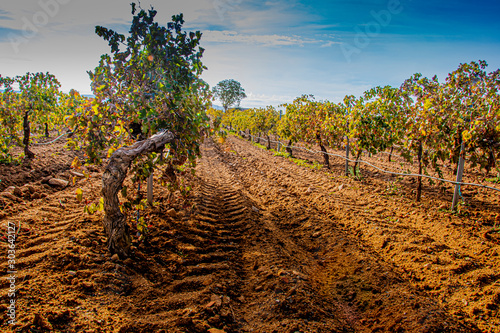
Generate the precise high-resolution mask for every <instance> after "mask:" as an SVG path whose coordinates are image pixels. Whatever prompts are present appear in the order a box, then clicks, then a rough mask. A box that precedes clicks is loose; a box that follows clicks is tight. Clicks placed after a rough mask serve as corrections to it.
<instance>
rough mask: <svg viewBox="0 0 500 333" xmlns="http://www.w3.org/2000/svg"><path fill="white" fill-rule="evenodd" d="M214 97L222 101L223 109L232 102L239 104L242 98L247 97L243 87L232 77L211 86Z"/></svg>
mask: <svg viewBox="0 0 500 333" xmlns="http://www.w3.org/2000/svg"><path fill="white" fill-rule="evenodd" d="M212 91H213V93H214V97H215V98H218V99H219V100H220V101H221V102H222V107H223V108H224V111H227V109H228V108H229V107H230V106H231V105H234V104H237V106H240V102H241V100H242V99H243V98H245V97H247V95H246V94H245V89H243V87H242V86H241V84H240V83H239V82H238V81H236V80H233V79H227V80H222V81H220V82H219V83H217V85H216V86H215V87H214V88H213V90H212Z"/></svg>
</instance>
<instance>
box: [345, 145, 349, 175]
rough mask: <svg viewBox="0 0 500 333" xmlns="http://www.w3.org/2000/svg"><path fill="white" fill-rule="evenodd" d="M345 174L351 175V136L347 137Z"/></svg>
mask: <svg viewBox="0 0 500 333" xmlns="http://www.w3.org/2000/svg"><path fill="white" fill-rule="evenodd" d="M345 158H346V160H345V175H346V176H349V137H347V144H346V146H345Z"/></svg>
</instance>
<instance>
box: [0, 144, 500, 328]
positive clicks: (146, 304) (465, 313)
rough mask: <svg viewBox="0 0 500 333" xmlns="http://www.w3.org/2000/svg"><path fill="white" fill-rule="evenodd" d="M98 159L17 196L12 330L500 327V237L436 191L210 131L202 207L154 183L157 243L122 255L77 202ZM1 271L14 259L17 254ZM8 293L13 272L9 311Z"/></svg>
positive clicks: (11, 218)
mask: <svg viewBox="0 0 500 333" xmlns="http://www.w3.org/2000/svg"><path fill="white" fill-rule="evenodd" d="M59 148H61V150H59V153H60V154H64V153H63V150H62V147H59ZM55 150H57V149H55V148H53V149H52V150H51V154H54V151H55ZM40 155H43V154H42V152H40ZM61 160H62V161H63V162H64V163H66V164H67V163H69V162H68V161H71V158H67V159H61ZM63 162H61V163H63ZM66 164H64V165H66ZM64 165H60V166H58V167H57V168H56V169H57V170H66V169H67V167H65V166H64ZM51 167H52V168H53V166H51ZM100 171H101V170H94V173H93V174H92V175H93V177H91V178H90V179H89V180H86V181H83V180H79V181H77V183H76V184H74V185H70V186H68V187H67V188H65V189H61V190H58V191H55V190H53V189H49V188H46V190H44V187H43V186H41V185H40V180H37V179H31V178H26V179H27V180H26V181H27V182H28V184H32V185H33V186H35V187H36V188H37V191H38V190H40V191H42V190H44V191H45V192H44V193H45V194H44V195H43V196H40V197H37V198H33V197H31V198H25V199H16V202H12V203H10V204H9V203H8V202H7V201H5V205H4V207H5V209H4V212H3V216H2V217H1V223H2V224H3V225H6V223H7V222H15V223H17V224H18V223H20V222H21V225H22V226H23V229H21V233H20V234H19V236H18V239H17V244H16V246H17V251H18V252H17V260H18V262H17V276H16V287H17V288H18V293H17V297H16V301H17V315H18V317H17V321H18V322H17V325H16V326H14V327H12V326H9V325H8V323H7V317H6V316H3V317H2V318H1V327H0V329H2V330H5V331H9V330H12V331H22V332H40V331H41V332H45V331H54V332H200V333H201V332H210V333H221V332H227V333H229V332H269V333H271V332H291V333H294V332H498V331H499V328H500V326H499V324H500V320H499V318H498V306H499V305H500V285H499V284H498V281H499V279H500V274H499V273H498V272H497V267H499V264H500V263H499V259H498V251H499V250H500V249H499V247H498V244H496V243H495V242H489V241H487V240H485V239H483V238H481V237H480V236H478V235H476V234H474V233H472V232H470V231H469V232H468V233H466V232H464V230H465V227H464V226H465V225H467V223H468V221H469V220H467V219H466V218H463V217H459V216H449V214H448V215H447V213H445V212H441V211H438V210H436V209H432V205H431V203H428V202H424V203H422V204H420V205H416V204H415V203H413V202H412V201H410V200H407V199H405V198H402V197H397V196H387V195H384V194H383V189H381V187H380V185H377V184H373V183H370V182H359V181H355V180H353V179H350V178H346V177H341V176H338V175H335V173H332V172H331V171H329V170H311V169H308V168H305V167H303V166H298V165H296V164H294V163H293V162H291V161H290V160H287V159H285V158H282V157H277V156H273V154H272V153H271V152H269V151H265V150H263V149H261V148H258V147H255V146H253V145H251V144H250V143H249V142H247V141H244V140H241V139H239V138H236V137H228V139H227V140H226V142H225V143H224V144H223V145H220V144H215V143H214V142H213V140H212V139H207V140H206V142H205V143H204V145H203V146H202V157H201V159H200V161H199V164H198V166H197V173H196V177H191V178H189V181H190V182H191V184H192V185H193V186H194V190H193V194H192V197H191V199H190V200H191V201H190V202H192V203H194V208H191V205H190V203H187V202H184V201H183V200H182V199H180V198H176V197H175V196H171V195H169V193H168V191H167V190H166V189H165V188H157V189H155V200H156V201H157V204H156V205H155V207H154V208H150V209H149V210H147V211H146V212H144V213H143V214H144V216H145V217H146V218H147V220H148V222H149V223H150V224H151V226H152V227H151V236H150V239H149V244H148V245H147V246H146V245H144V244H142V243H137V242H134V248H133V256H132V257H130V258H127V259H125V260H120V259H117V258H112V257H111V256H110V255H109V254H108V253H107V251H106V248H105V238H104V233H103V230H102V226H101V223H100V220H101V217H102V216H101V215H99V213H98V214H96V215H92V216H89V215H86V214H83V213H82V205H81V204H80V203H78V202H77V201H76V198H75V189H76V188H77V187H80V188H82V189H83V190H84V195H85V197H86V198H89V199H92V200H95V199H96V198H98V197H99V188H100V177H98V175H100V174H101V173H100ZM7 172H8V170H2V174H6V173H7ZM16 185H18V186H21V185H23V184H16ZM167 212H168V213H167ZM131 220H132V218H131ZM467 230H468V229H467ZM6 244H7V243H2V251H3V253H6V249H7V245H6ZM4 257H5V256H4ZM0 268H1V269H2V271H3V272H6V271H7V264H6V260H5V258H4V260H3V261H2V262H1V263H0ZM8 289H9V283H8V281H7V280H6V279H2V281H1V284H0V297H1V299H2V303H3V304H4V305H3V306H2V307H3V308H2V312H4V313H5V312H6V311H7V307H6V305H5V304H7V302H8V300H9V297H8Z"/></svg>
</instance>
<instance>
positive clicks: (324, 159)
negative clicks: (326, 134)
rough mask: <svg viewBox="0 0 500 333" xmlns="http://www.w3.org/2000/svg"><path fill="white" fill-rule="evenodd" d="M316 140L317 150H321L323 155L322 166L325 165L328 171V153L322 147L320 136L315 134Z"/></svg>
mask: <svg viewBox="0 0 500 333" xmlns="http://www.w3.org/2000/svg"><path fill="white" fill-rule="evenodd" d="M316 140H318V144H319V148H320V149H321V152H322V153H323V164H324V165H325V167H327V168H328V169H330V156H329V155H328V152H327V151H326V148H325V146H324V145H323V142H322V141H321V135H319V134H317V135H316Z"/></svg>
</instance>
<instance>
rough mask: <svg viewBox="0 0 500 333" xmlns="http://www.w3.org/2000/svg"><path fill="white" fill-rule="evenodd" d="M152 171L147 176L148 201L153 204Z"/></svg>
mask: <svg viewBox="0 0 500 333" xmlns="http://www.w3.org/2000/svg"><path fill="white" fill-rule="evenodd" d="M153 172H154V171H151V174H150V175H149V177H148V203H149V204H150V205H153Z"/></svg>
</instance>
